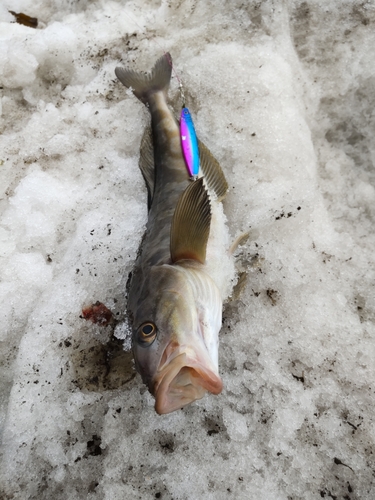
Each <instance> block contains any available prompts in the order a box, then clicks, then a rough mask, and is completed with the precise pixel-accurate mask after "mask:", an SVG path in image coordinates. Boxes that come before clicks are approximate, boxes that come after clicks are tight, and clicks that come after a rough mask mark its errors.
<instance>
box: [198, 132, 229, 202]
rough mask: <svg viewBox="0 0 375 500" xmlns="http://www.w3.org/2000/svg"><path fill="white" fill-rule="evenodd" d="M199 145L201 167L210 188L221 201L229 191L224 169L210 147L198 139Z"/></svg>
mask: <svg viewBox="0 0 375 500" xmlns="http://www.w3.org/2000/svg"><path fill="white" fill-rule="evenodd" d="M198 145H199V156H200V167H201V169H202V172H203V175H204V178H205V181H206V183H207V186H208V189H209V190H212V191H214V193H215V194H216V196H217V199H218V200H219V201H221V200H222V199H223V198H224V197H225V195H226V193H227V191H228V183H227V181H226V179H225V175H224V172H223V171H222V169H221V167H220V164H219V162H218V161H217V159H216V158H215V157H214V156H213V155H212V154H211V152H210V150H209V149H208V147H207V146H205V145H204V144H203V142H201V141H198Z"/></svg>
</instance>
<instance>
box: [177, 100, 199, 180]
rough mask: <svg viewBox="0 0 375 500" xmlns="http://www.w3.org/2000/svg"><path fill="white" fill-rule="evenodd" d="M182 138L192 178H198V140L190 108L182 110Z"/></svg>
mask: <svg viewBox="0 0 375 500" xmlns="http://www.w3.org/2000/svg"><path fill="white" fill-rule="evenodd" d="M180 136H181V147H182V153H183V155H184V159H185V163H186V166H187V169H188V172H189V174H190V177H197V175H198V172H199V149H198V139H197V134H196V133H195V128H194V123H193V120H192V118H191V115H190V112H189V110H188V108H182V111H181V117H180Z"/></svg>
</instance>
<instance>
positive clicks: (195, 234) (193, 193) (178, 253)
mask: <svg viewBox="0 0 375 500" xmlns="http://www.w3.org/2000/svg"><path fill="white" fill-rule="evenodd" d="M210 224H211V206H210V197H209V195H208V192H207V190H206V188H205V187H204V184H203V178H200V179H198V180H197V181H194V182H192V183H191V184H190V185H189V186H188V187H187V188H186V189H185V191H184V192H183V193H182V195H181V196H180V198H179V200H178V202H177V206H176V209H175V212H174V215H173V219H172V227H171V259H172V262H178V261H179V260H183V259H192V260H196V261H198V262H200V263H202V264H204V262H205V260H206V247H207V241H208V237H209V234H210Z"/></svg>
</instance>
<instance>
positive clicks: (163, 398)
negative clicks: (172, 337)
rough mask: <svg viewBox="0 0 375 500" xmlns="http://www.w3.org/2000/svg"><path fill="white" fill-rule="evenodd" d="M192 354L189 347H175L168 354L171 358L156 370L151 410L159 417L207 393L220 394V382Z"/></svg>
mask: <svg viewBox="0 0 375 500" xmlns="http://www.w3.org/2000/svg"><path fill="white" fill-rule="evenodd" d="M181 351H182V352H181ZM194 354H196V353H195V352H194V350H193V349H192V348H186V350H184V348H183V347H180V348H177V349H176V350H175V352H174V353H173V354H172V355H171V358H172V359H168V361H167V362H166V363H164V365H163V366H162V368H161V369H160V370H159V371H158V373H157V375H156V377H155V383H154V391H153V392H154V396H155V410H156V412H157V413H159V415H162V414H165V413H170V412H172V411H175V410H178V409H179V408H182V407H184V406H186V405H188V404H190V403H192V402H193V401H196V400H197V399H201V398H203V396H204V395H205V393H206V392H207V391H209V392H211V393H213V394H219V393H220V392H221V390H222V388H223V382H222V380H221V378H220V377H219V375H218V374H217V373H215V371H213V370H212V369H211V368H210V367H209V366H207V363H204V361H206V360H204V359H203V360H200V359H199V357H197V356H195V355H194ZM204 357H206V356H204ZM207 357H208V356H207ZM210 364H211V363H210Z"/></svg>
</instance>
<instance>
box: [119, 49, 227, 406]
mask: <svg viewBox="0 0 375 500" xmlns="http://www.w3.org/2000/svg"><path fill="white" fill-rule="evenodd" d="M171 72H172V58H171V56H170V54H169V53H166V54H164V55H163V56H162V57H160V58H159V59H158V60H157V61H156V63H155V65H154V66H153V68H152V70H151V71H150V72H149V73H147V74H145V73H140V72H136V71H133V70H132V69H129V68H121V67H117V68H116V69H115V74H116V76H117V78H118V79H119V80H120V82H121V83H122V84H123V85H124V86H125V87H127V88H129V89H131V90H132V92H133V94H134V95H135V96H136V97H137V98H138V99H139V100H140V101H141V102H142V103H143V104H145V105H146V106H147V108H148V110H149V112H150V115H151V127H147V128H146V130H145V132H144V134H143V137H142V139H141V147H140V158H139V167H140V169H141V172H142V174H143V177H144V180H145V183H146V186H147V193H148V221H147V225H146V231H145V234H144V236H143V239H142V242H141V245H140V249H139V252H138V256H137V258H136V262H135V265H134V269H133V271H132V273H131V276H130V278H129V280H128V285H127V294H128V296H127V314H128V317H129V319H130V322H131V324H132V351H133V356H134V361H135V367H136V370H137V371H138V372H139V374H140V375H141V377H142V380H143V382H144V384H145V385H146V386H147V387H148V389H149V391H150V393H151V394H152V395H153V396H154V398H155V410H156V412H157V413H158V414H160V415H162V414H167V413H171V412H173V411H176V410H178V409H180V408H183V407H185V406H186V405H189V404H190V403H192V402H194V401H196V400H199V399H201V398H202V397H203V396H204V395H205V394H206V393H207V392H209V393H212V394H214V395H218V394H220V392H221V391H222V388H223V382H222V379H221V377H220V374H219V369H218V343H219V341H218V336H219V331H220V329H221V326H222V308H223V298H224V296H225V293H226V292H225V291H224V290H225V289H226V288H228V287H227V285H226V284H225V283H224V284H223V283H222V281H223V280H222V278H220V277H219V278H218V276H221V275H220V273H218V272H217V270H218V269H221V268H222V267H223V266H224V267H225V266H227V267H228V268H230V267H231V265H232V264H231V260H230V259H231V258H230V256H228V255H227V254H228V252H226V250H225V248H226V247H225V245H226V243H223V242H222V241H221V240H222V238H221V236H220V234H225V235H226V234H227V228H226V226H225V216H224V214H223V210H222V203H221V201H222V200H223V198H224V197H225V194H226V192H227V190H228V183H227V181H226V179H225V175H224V173H223V170H222V169H221V167H220V165H219V163H218V161H217V160H216V159H215V158H214V156H213V155H212V154H211V153H210V151H209V150H208V148H207V147H206V146H205V145H204V144H203V143H202V142H201V141H199V155H200V174H199V176H198V178H196V179H191V178H190V176H189V173H188V170H187V168H186V164H185V160H184V156H183V151H182V146H181V137H180V127H179V122H178V120H177V118H176V117H175V114H174V112H173V111H172V110H171V109H170V108H169V106H168V103H167V93H168V88H169V84H170V80H171ZM216 226H220V228H221V229H220V228H219V229H218V233H217V232H216V229H215V228H216ZM223 227H224V229H223ZM220 231H221V233H220ZM217 234H219V237H218V236H217ZM215 235H216V243H215ZM224 240H225V238H224ZM224 240H223V241H224ZM207 249H208V250H207ZM213 262H215V264H214V265H213ZM215 266H216V267H215Z"/></svg>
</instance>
